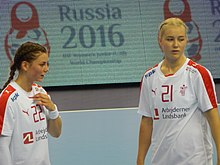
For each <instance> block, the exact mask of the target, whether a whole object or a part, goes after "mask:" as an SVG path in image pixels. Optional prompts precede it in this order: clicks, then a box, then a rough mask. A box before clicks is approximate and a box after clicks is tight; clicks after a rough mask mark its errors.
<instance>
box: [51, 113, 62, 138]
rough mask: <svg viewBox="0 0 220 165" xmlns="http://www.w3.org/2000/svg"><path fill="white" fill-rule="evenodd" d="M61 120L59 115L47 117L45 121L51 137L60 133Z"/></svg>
mask: <svg viewBox="0 0 220 165" xmlns="http://www.w3.org/2000/svg"><path fill="white" fill-rule="evenodd" d="M61 128H62V120H61V118H60V116H59V117H58V118H56V119H49V120H48V123H47V130H48V133H49V134H50V135H51V136H53V137H59V136H60V135H61Z"/></svg>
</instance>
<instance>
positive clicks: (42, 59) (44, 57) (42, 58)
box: [27, 53, 49, 82]
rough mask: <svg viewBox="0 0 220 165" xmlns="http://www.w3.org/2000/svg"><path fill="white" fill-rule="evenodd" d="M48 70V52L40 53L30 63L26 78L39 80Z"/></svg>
mask: <svg viewBox="0 0 220 165" xmlns="http://www.w3.org/2000/svg"><path fill="white" fill-rule="evenodd" d="M48 70H49V63H48V54H47V53H40V54H39V55H38V58H37V59H36V60H34V61H33V62H32V63H30V65H29V67H28V70H27V76H28V79H29V80H31V81H33V82H34V81H39V82H41V81H42V80H43V78H44V76H45V75H46V73H47V72H48Z"/></svg>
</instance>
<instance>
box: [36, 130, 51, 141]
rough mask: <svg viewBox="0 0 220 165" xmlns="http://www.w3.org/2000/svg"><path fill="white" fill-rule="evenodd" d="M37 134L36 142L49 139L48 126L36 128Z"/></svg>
mask: <svg viewBox="0 0 220 165" xmlns="http://www.w3.org/2000/svg"><path fill="white" fill-rule="evenodd" d="M35 135H36V142H38V141H41V140H45V139H47V138H48V135H47V128H42V129H38V130H36V132H35Z"/></svg>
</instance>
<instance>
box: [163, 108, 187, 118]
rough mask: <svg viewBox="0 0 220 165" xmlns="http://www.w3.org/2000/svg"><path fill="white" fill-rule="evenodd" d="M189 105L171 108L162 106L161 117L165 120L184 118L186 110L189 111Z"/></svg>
mask: <svg viewBox="0 0 220 165" xmlns="http://www.w3.org/2000/svg"><path fill="white" fill-rule="evenodd" d="M189 110H190V108H189V107H184V108H183V107H181V108H180V107H172V108H168V107H167V108H162V111H161V113H162V118H163V119H166V120H170V119H182V118H185V117H186V115H187V112H189Z"/></svg>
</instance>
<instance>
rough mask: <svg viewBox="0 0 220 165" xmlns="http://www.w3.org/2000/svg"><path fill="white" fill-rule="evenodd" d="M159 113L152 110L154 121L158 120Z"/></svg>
mask: <svg viewBox="0 0 220 165" xmlns="http://www.w3.org/2000/svg"><path fill="white" fill-rule="evenodd" d="M159 119H160V118H159V111H158V109H157V108H155V109H154V120H159Z"/></svg>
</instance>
